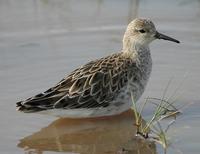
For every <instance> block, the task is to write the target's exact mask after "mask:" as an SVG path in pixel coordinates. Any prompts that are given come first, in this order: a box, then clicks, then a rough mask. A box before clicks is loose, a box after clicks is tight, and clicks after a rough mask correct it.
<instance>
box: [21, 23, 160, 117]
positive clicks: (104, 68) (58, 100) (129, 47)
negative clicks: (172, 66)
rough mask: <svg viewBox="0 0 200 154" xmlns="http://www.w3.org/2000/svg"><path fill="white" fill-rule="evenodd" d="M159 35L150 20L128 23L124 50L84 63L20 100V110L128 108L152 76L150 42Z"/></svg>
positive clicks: (80, 113) (74, 113) (67, 112)
mask: <svg viewBox="0 0 200 154" xmlns="http://www.w3.org/2000/svg"><path fill="white" fill-rule="evenodd" d="M141 29H142V30H143V31H145V32H144V33H146V34H142V33H143V31H141ZM156 35H157V31H156V29H155V26H154V24H153V23H152V22H151V21H150V20H146V19H135V20H134V21H132V22H131V23H130V24H129V25H128V27H127V30H126V32H125V35H124V38H123V49H122V51H121V52H118V53H115V54H112V55H110V56H107V57H104V58H101V59H98V60H94V61H91V62H89V63H87V64H85V65H83V66H81V67H80V68H78V69H76V70H74V71H73V72H72V73H71V74H70V75H68V76H67V77H65V78H64V79H63V80H61V81H60V82H59V83H58V84H56V85H55V86H54V87H52V88H50V89H48V90H47V91H45V92H44V93H40V94H38V95H36V96H34V97H31V98H29V99H27V100H25V101H21V102H18V103H17V107H18V110H20V111H23V112H39V111H40V112H41V113H48V112H49V111H50V112H51V111H53V110H54V111H56V113H55V114H53V115H56V116H61V117H63V116H64V117H98V116H105V115H113V114H119V113H121V112H123V111H125V110H128V109H129V108H130V107H131V99H130V98H131V93H132V94H133V97H134V99H135V100H134V101H137V100H138V99H139V97H140V96H141V95H142V93H143V91H144V89H145V86H146V84H147V81H148V79H149V76H150V72H151V68H152V60H151V55H150V50H149V47H148V44H149V43H150V42H151V41H153V40H154V39H155V36H156ZM160 35H161V34H160ZM59 112H62V114H60V113H59Z"/></svg>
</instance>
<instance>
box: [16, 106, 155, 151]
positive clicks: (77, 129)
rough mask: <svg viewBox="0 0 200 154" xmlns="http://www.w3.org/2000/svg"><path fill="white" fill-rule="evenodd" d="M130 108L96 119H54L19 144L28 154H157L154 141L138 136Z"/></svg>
mask: <svg viewBox="0 0 200 154" xmlns="http://www.w3.org/2000/svg"><path fill="white" fill-rule="evenodd" d="M135 132H136V127H135V126H134V116H133V112H132V111H131V110H129V111H127V112H125V113H122V114H121V115H117V116H112V117H102V118H95V119H94V118H93V119H75V120H73V119H65V118H61V119H58V120H56V121H54V122H52V123H51V124H50V125H49V126H47V127H45V128H42V129H41V130H40V131H39V132H36V133H34V134H32V135H30V136H27V137H25V138H23V139H21V140H20V143H19V144H18V147H20V148H23V149H24V150H25V151H26V152H27V153H31V154H33V153H35V154H42V153H44V152H45V151H52V152H68V153H70V154H77V153H80V154H154V153H156V146H155V144H154V143H152V142H147V141H144V140H142V139H137V138H135Z"/></svg>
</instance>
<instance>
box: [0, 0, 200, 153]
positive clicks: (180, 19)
mask: <svg viewBox="0 0 200 154" xmlns="http://www.w3.org/2000/svg"><path fill="white" fill-rule="evenodd" d="M199 15H200V1H198V0H192V1H186V0H177V1H173V0H168V1H164V0H163V1H160V0H155V1H150V0H141V1H139V2H135V1H131V0H124V1H120V0H117V1H116V0H109V1H105V0H96V1H91V0H86V1H84V2H83V1H81V0H79V1H71V0H59V1H54V0H21V1H20V3H19V1H14V0H0V85H1V88H0V102H1V103H0V126H1V128H0V137H1V140H0V152H1V153H3V154H6V153H8V154H10V153H17V154H18V153H25V152H27V153H31V151H33V153H58V151H60V152H68V153H87V151H90V153H94V154H96V153H116V152H120V150H121V149H122V148H124V147H126V146H128V147H127V149H129V150H130V151H128V152H129V153H137V152H136V151H137V150H139V151H140V153H148V152H149V151H148V150H152V153H153V152H154V151H155V150H156V151H158V152H160V150H159V147H155V145H149V143H141V141H136V140H133V139H132V138H131V137H132V136H134V132H135V128H134V126H133V125H132V123H131V121H133V120H134V119H132V116H131V114H130V113H126V114H123V115H121V116H116V117H110V118H105V119H96V120H84V121H83V120H75V121H73V120H68V119H57V118H55V117H50V116H46V115H38V114H23V113H19V112H17V111H15V102H17V101H19V100H20V99H25V98H27V97H30V96H32V95H35V94H37V93H39V92H42V91H44V90H46V89H47V88H49V87H50V86H52V85H54V84H55V83H56V82H58V81H59V80H60V79H62V77H64V76H65V75H66V74H68V73H69V72H70V71H72V70H73V69H75V68H76V67H78V66H80V65H82V64H84V63H85V62H87V61H89V60H92V59H95V58H99V57H102V56H105V55H108V54H110V53H113V52H115V51H118V50H119V49H121V39H122V36H123V33H124V30H125V27H126V25H127V23H128V22H129V21H130V20H131V19H134V18H135V17H136V16H140V17H148V18H151V19H152V20H153V21H154V23H155V24H156V25H157V29H158V30H159V31H161V32H163V33H165V34H168V35H170V36H173V37H175V38H177V39H179V40H180V41H181V44H174V43H171V42H165V41H160V40H159V41H155V42H154V43H152V45H151V51H152V58H153V61H154V66H153V72H152V75H151V79H150V81H149V84H148V87H147V89H146V91H145V93H144V95H143V98H145V97H147V96H151V97H161V96H162V94H163V91H164V89H165V87H166V85H167V83H168V82H169V80H170V79H172V84H170V88H169V89H170V90H169V91H168V95H171V94H173V93H174V90H175V89H176V87H177V86H179V84H181V82H182V81H183V86H181V88H180V89H179V90H178V94H175V96H178V98H177V102H180V104H185V103H191V105H190V106H189V107H187V108H186V109H185V110H184V111H183V114H182V115H181V116H180V117H179V118H178V119H177V122H176V124H175V125H174V126H173V127H172V128H171V129H170V131H169V137H170V138H171V140H172V143H173V147H174V148H170V149H169V150H170V151H169V153H178V151H182V152H183V153H192V154H195V153H199V150H200V148H199V142H200V139H199V138H200V134H199V127H200V123H199V117H200V113H199V109H200V103H199V100H200V95H199V93H200V84H199V83H200V78H199V76H200V68H199V66H200V51H199V50H200V45H199V42H200V30H199V27H200V18H199ZM179 93H180V94H179ZM143 98H141V99H140V102H142V101H143V100H144V99H143ZM149 112H150V110H147V112H146V113H145V114H146V116H148V114H149ZM132 130H133V131H132ZM111 141H113V142H111ZM132 145H134V146H132ZM140 146H141V147H140ZM149 146H151V147H150V148H149ZM109 147H110V148H109ZM101 150H102V151H101ZM141 150H144V151H141ZM145 150H147V151H148V152H146V151H145Z"/></svg>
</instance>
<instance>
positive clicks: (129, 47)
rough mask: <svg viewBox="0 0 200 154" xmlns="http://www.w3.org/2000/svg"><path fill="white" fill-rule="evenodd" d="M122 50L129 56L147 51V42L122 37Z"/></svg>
mask: <svg viewBox="0 0 200 154" xmlns="http://www.w3.org/2000/svg"><path fill="white" fill-rule="evenodd" d="M122 52H123V53H124V54H125V55H127V56H130V57H133V58H134V57H135V56H137V55H138V54H140V53H141V52H149V44H148V43H139V42H138V41H134V40H132V41H131V40H130V39H124V40H123V50H122Z"/></svg>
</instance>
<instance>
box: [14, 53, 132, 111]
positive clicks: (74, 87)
mask: <svg viewBox="0 0 200 154" xmlns="http://www.w3.org/2000/svg"><path fill="white" fill-rule="evenodd" d="M130 65H132V62H131V59H126V58H123V57H122V56H121V53H117V54H113V55H111V56H108V57H105V58H101V59H99V60H95V61H91V62H89V63H87V64H86V65H84V66H82V67H80V68H78V69H76V70H75V71H73V72H72V73H71V74H70V75H69V76H67V77H66V78H64V79H63V80H61V81H60V82H59V83H58V84H57V85H55V86H54V87H52V88H50V89H49V90H47V91H45V92H44V93H41V94H38V95H36V96H34V97H32V98H29V99H27V100H25V101H22V102H18V103H17V106H18V107H21V109H24V111H25V110H26V109H27V112H28V108H29V109H31V108H32V109H33V111H34V112H35V111H38V110H45V109H52V108H64V109H75V108H94V107H106V106H108V105H109V103H110V102H111V101H112V100H113V99H114V97H115V96H116V95H117V94H118V93H119V91H120V89H121V88H122V87H123V86H125V85H126V83H127V76H128V69H129V68H130V67H129V66H130ZM19 110H20V108H19ZM29 111H31V110H29Z"/></svg>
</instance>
